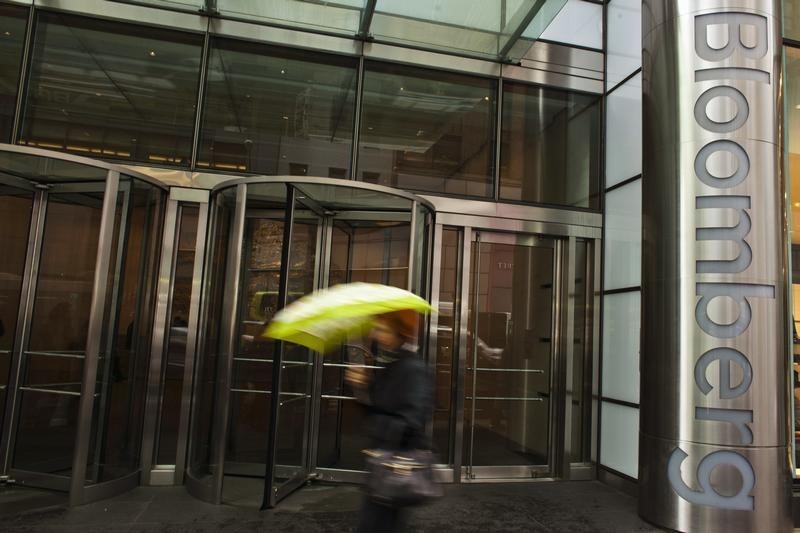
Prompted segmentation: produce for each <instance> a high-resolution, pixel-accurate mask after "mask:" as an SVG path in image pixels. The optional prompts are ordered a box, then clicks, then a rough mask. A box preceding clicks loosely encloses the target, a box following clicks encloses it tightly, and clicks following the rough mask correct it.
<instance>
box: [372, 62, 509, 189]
mask: <svg viewBox="0 0 800 533" xmlns="http://www.w3.org/2000/svg"><path fill="white" fill-rule="evenodd" d="M496 94H497V91H496V82H495V81H494V80H488V79H482V78H474V77H470V76H464V75H460V74H451V73H447V72H436V71H430V70H426V69H420V68H411V67H405V66H400V65H387V64H379V63H368V64H367V65H366V70H365V72H364V94H363V109H362V117H361V131H360V138H359V146H358V150H359V151H358V167H359V172H358V174H359V176H360V177H361V178H362V179H363V180H364V181H369V182H371V183H379V184H381V185H388V186H392V187H399V188H402V189H408V190H412V191H421V192H432V193H437V194H452V195H459V196H475V197H491V196H492V194H493V187H492V168H493V156H494V131H493V130H494V125H495V116H494V115H495V98H496Z"/></svg>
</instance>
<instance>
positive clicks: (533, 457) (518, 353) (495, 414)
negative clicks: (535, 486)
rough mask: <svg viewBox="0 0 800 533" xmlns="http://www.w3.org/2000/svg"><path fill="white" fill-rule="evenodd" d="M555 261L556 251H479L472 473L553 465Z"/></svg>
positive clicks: (471, 367) (468, 417) (473, 308)
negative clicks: (550, 458)
mask: <svg viewBox="0 0 800 533" xmlns="http://www.w3.org/2000/svg"><path fill="white" fill-rule="evenodd" d="M553 259H554V253H553V248H551V247H540V246H523V245H515V244H499V243H492V242H478V243H474V250H473V257H472V264H473V265H474V268H473V269H472V285H471V288H470V315H469V319H470V322H469V325H468V335H467V336H468V343H469V344H468V352H467V353H468V362H467V368H466V373H465V380H466V381H465V383H466V384H467V386H466V387H465V402H464V416H465V425H464V431H465V434H464V435H465V438H464V457H465V463H466V464H468V465H470V466H482V465H546V464H548V456H549V449H550V447H549V435H550V424H549V420H550V417H549V413H550V359H551V354H552V346H551V335H552V323H553V316H552V306H553V269H554V264H553ZM476 276H477V279H476Z"/></svg>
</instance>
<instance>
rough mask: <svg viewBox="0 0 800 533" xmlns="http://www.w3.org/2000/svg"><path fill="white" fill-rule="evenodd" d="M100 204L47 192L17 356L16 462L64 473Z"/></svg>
mask: <svg viewBox="0 0 800 533" xmlns="http://www.w3.org/2000/svg"><path fill="white" fill-rule="evenodd" d="M102 204H103V198H102V193H100V194H96V195H95V194H51V195H49V198H48V206H47V214H46V218H45V225H44V234H43V236H42V248H41V258H40V261H39V276H38V278H37V280H36V288H35V291H36V293H35V299H34V305H33V314H32V318H31V325H30V328H31V333H30V341H29V343H28V346H27V349H26V350H25V352H26V354H25V355H24V357H23V360H22V365H23V369H22V378H21V384H22V387H21V389H22V390H21V402H20V408H19V411H18V414H17V427H18V429H17V435H16V442H15V446H14V458H13V466H14V467H15V468H19V469H22V470H28V471H31V472H44V473H53V474H63V475H69V472H70V471H71V469H72V454H73V448H74V444H75V432H76V429H77V417H78V403H79V401H80V391H81V382H82V379H83V363H84V356H85V353H86V335H87V331H88V327H89V308H90V305H91V299H92V292H93V282H94V270H95V262H96V256H97V243H98V237H99V231H100V215H101V210H102ZM30 352H38V353H37V354H31V353H30Z"/></svg>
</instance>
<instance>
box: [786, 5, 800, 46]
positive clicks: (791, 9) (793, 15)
mask: <svg viewBox="0 0 800 533" xmlns="http://www.w3.org/2000/svg"><path fill="white" fill-rule="evenodd" d="M783 36H784V37H786V38H788V39H794V40H800V5H798V4H797V3H795V2H794V1H793V0H784V1H783Z"/></svg>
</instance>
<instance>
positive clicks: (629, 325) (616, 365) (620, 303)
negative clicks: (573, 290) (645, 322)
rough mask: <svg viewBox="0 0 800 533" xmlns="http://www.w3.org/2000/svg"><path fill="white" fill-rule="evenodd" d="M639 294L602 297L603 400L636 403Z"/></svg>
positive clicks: (637, 387)
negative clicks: (609, 399)
mask: <svg viewBox="0 0 800 533" xmlns="http://www.w3.org/2000/svg"><path fill="white" fill-rule="evenodd" d="M640 306H641V294H640V293H639V291H635V292H622V293H618V294H606V295H605V296H603V389H602V390H603V396H605V397H607V398H613V399H615V400H623V401H626V402H633V403H639V329H640V327H641V312H640Z"/></svg>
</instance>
